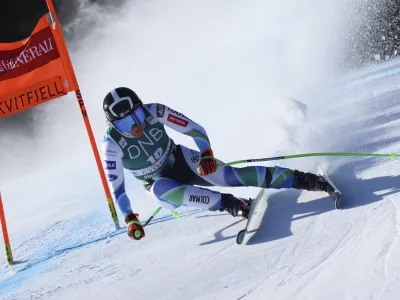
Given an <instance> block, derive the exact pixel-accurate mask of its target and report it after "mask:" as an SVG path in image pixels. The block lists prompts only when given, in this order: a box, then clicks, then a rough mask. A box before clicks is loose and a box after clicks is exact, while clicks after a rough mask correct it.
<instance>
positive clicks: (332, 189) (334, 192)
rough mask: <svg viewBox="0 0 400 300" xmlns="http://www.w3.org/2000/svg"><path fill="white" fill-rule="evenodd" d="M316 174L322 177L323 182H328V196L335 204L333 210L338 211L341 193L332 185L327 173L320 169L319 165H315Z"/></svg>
mask: <svg viewBox="0 0 400 300" xmlns="http://www.w3.org/2000/svg"><path fill="white" fill-rule="evenodd" d="M317 174H318V175H320V176H322V177H324V178H325V180H326V181H327V182H328V191H327V192H328V194H329V196H330V197H331V198H332V199H333V201H334V202H335V208H336V209H340V198H341V196H342V193H341V192H340V191H339V189H338V188H337V187H336V186H335V185H334V183H333V182H332V180H331V179H330V177H329V176H328V174H327V172H326V171H324V170H323V169H322V167H321V166H320V165H317Z"/></svg>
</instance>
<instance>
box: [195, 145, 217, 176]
mask: <svg viewBox="0 0 400 300" xmlns="http://www.w3.org/2000/svg"><path fill="white" fill-rule="evenodd" d="M200 155H201V159H200V164H199V167H198V168H197V171H198V172H199V173H200V175H201V176H206V175H208V174H211V173H214V172H215V171H217V162H216V161H215V158H214V154H213V152H212V150H211V149H210V148H208V149H206V150H204V151H203V152H201V154H200ZM207 156H211V157H207ZM205 157H207V158H205Z"/></svg>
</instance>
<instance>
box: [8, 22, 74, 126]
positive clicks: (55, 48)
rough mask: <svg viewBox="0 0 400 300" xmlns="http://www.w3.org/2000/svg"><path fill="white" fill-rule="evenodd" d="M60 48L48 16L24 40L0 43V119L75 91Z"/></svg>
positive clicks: (59, 42) (69, 64)
mask: <svg viewBox="0 0 400 300" xmlns="http://www.w3.org/2000/svg"><path fill="white" fill-rule="evenodd" d="M64 47H65V44H64V41H63V38H62V37H58V36H57V32H56V31H54V30H53V28H52V22H51V18H49V15H44V16H43V17H42V18H40V20H39V22H38V24H37V25H36V27H35V29H34V30H33V32H32V34H31V35H30V36H29V37H28V38H27V39H25V40H22V41H19V42H14V43H0V118H2V117H6V116H10V115H13V114H15V113H18V112H20V111H23V110H25V109H28V108H31V107H33V106H36V105H39V104H41V103H44V102H47V101H50V100H52V99H55V98H58V97H61V96H63V95H65V94H67V93H68V92H70V91H75V90H77V89H78V85H77V82H76V79H75V75H74V73H73V70H72V65H71V62H70V61H69V57H64V56H67V55H64V56H63V54H64V53H67V50H66V49H64Z"/></svg>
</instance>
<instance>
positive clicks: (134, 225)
mask: <svg viewBox="0 0 400 300" xmlns="http://www.w3.org/2000/svg"><path fill="white" fill-rule="evenodd" d="M137 216H139V215H137V214H134V213H130V214H128V215H126V216H125V223H126V224H128V235H129V236H130V237H131V238H133V239H134V240H140V239H141V238H143V237H144V236H145V234H144V229H143V226H142V224H140V222H139V219H138V218H137Z"/></svg>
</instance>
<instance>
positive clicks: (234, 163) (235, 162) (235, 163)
mask: <svg viewBox="0 0 400 300" xmlns="http://www.w3.org/2000/svg"><path fill="white" fill-rule="evenodd" d="M311 156H353V157H390V158H399V157H400V154H395V153H392V154H373V153H355V152H317V153H303V154H296V155H285V156H275V157H267V158H255V159H243V160H236V161H232V162H229V163H222V164H217V167H218V168H221V167H226V166H232V165H238V164H243V163H253V162H263V161H271V160H282V159H290V158H300V157H311ZM210 157H211V156H210Z"/></svg>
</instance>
